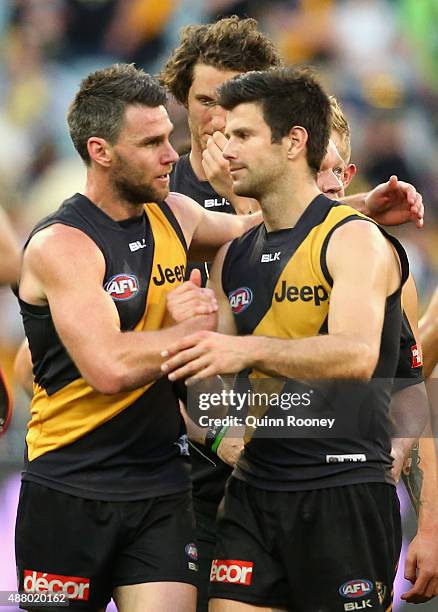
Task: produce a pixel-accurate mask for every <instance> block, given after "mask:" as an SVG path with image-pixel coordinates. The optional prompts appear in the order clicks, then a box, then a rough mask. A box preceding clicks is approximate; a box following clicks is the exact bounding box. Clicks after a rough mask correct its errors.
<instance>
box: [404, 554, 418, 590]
mask: <svg viewBox="0 0 438 612" xmlns="http://www.w3.org/2000/svg"><path fill="white" fill-rule="evenodd" d="M405 579H406V580H409V582H411V583H412V584H414V583H415V581H416V579H417V557H416V556H415V555H410V554H408V555H407V556H406V560H405Z"/></svg>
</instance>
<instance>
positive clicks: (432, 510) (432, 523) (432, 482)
mask: <svg viewBox="0 0 438 612" xmlns="http://www.w3.org/2000/svg"><path fill="white" fill-rule="evenodd" d="M419 455H420V461H419V465H418V469H419V470H421V471H422V477H423V485H422V488H421V494H420V506H419V516H418V530H419V531H420V530H434V531H435V533H436V529H437V527H438V469H437V454H436V448H435V440H434V438H433V437H423V438H421V439H420V442H419Z"/></svg>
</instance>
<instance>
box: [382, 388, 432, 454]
mask: <svg viewBox="0 0 438 612" xmlns="http://www.w3.org/2000/svg"><path fill="white" fill-rule="evenodd" d="M390 411H391V418H392V422H393V427H394V431H393V438H394V442H395V443H397V444H399V447H400V448H404V454H405V455H407V454H409V452H410V450H411V448H412V446H413V444H414V443H415V441H416V440H417V439H418V438H419V437H420V436H421V435H422V434H423V432H424V430H425V428H426V426H427V425H428V424H429V422H430V411H429V401H428V397H427V392H426V385H425V384H424V382H420V383H417V384H415V385H410V386H408V387H404V388H403V389H400V390H399V391H397V392H396V393H394V395H393V396H392V400H391V407H390Z"/></svg>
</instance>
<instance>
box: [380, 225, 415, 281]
mask: <svg viewBox="0 0 438 612" xmlns="http://www.w3.org/2000/svg"><path fill="white" fill-rule="evenodd" d="M378 227H379V228H380V231H381V232H382V234H383V235H384V236H385V238H387V239H388V240H389V242H390V243H391V244H392V246H393V247H394V248H395V250H396V252H397V255H398V258H399V261H400V271H401V282H400V287H403V285H404V284H405V282H406V281H407V280H408V277H409V259H408V255H407V253H406V251H405V249H404V247H403V246H402V244H401V243H400V242H399V240H397V238H394V236H391V234H388V232H387V231H386V230H384V229H383V227H380V226H378Z"/></svg>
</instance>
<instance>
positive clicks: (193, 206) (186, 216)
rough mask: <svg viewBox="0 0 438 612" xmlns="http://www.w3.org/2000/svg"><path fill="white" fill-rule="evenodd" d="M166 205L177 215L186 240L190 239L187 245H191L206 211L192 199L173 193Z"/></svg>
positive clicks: (168, 197) (167, 199)
mask: <svg viewBox="0 0 438 612" xmlns="http://www.w3.org/2000/svg"><path fill="white" fill-rule="evenodd" d="M166 204H167V205H168V206H169V208H170V210H171V211H172V212H173V214H174V215H175V218H176V220H177V221H178V223H179V224H180V226H181V228H182V230H183V232H184V234H185V235H186V238H187V237H188V238H189V239H188V240H187V243H188V244H190V242H191V239H192V237H193V233H194V232H195V229H196V228H197V226H198V224H199V222H200V220H201V218H202V216H203V215H204V209H203V208H202V206H200V205H199V204H198V203H197V202H195V200H193V199H192V198H189V197H188V196H186V195H183V194H182V193H177V192H173V191H172V192H170V193H169V195H168V196H167V198H166Z"/></svg>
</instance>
